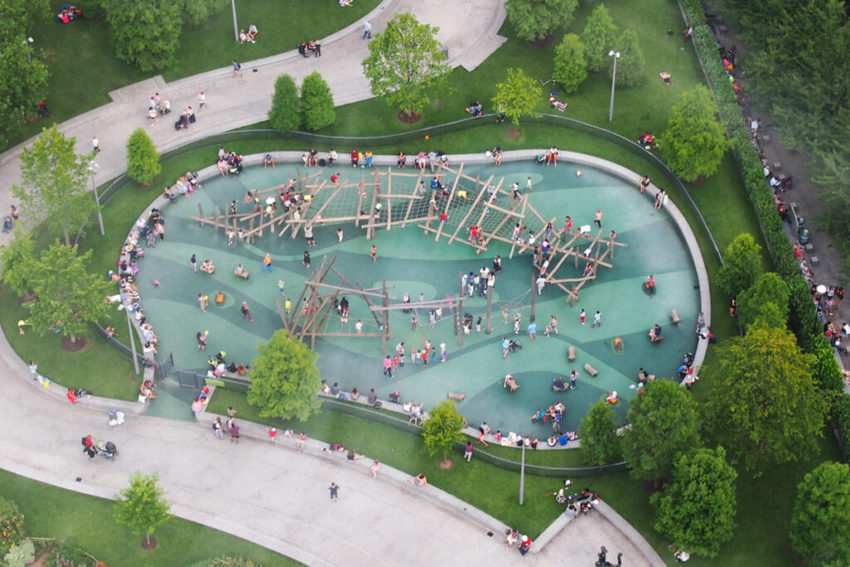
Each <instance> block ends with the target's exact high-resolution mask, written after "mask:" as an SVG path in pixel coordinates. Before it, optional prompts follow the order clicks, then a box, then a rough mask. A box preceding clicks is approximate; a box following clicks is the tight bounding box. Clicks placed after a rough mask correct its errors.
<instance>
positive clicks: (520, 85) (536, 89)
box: [493, 68, 543, 127]
mask: <svg viewBox="0 0 850 567" xmlns="http://www.w3.org/2000/svg"><path fill="white" fill-rule="evenodd" d="M542 97H543V89H542V88H541V87H540V85H539V84H538V82H537V80H536V79H532V78H531V77H529V76H528V75H526V74H525V73H524V72H523V71H522V69H514V68H510V69H508V74H507V78H506V79H505V82H504V83H499V84H497V85H496V96H494V97H493V106H498V107H499V108H501V109H502V110H503V111H504V112H505V116H507V117H508V118H510V119H511V122H512V123H513V125H514V126H515V127H516V126H519V119H520V118H521V117H523V116H534V115H535V112H534V107H535V106H537V102H538V101H539V100H540V99H541V98H542Z"/></svg>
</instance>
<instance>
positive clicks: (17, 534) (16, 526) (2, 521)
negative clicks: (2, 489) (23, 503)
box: [0, 497, 24, 557]
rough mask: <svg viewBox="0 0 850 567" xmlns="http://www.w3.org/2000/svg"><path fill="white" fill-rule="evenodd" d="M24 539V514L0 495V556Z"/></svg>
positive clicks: (3, 555)
mask: <svg viewBox="0 0 850 567" xmlns="http://www.w3.org/2000/svg"><path fill="white" fill-rule="evenodd" d="M23 539H24V515H23V514H21V511H20V510H18V506H17V505H16V504H15V503H14V502H12V501H11V500H6V499H5V498H3V497H0V557H5V556H6V554H7V553H8V552H9V548H11V547H12V546H13V545H16V544H18V543H19V542H20V541H21V540H23Z"/></svg>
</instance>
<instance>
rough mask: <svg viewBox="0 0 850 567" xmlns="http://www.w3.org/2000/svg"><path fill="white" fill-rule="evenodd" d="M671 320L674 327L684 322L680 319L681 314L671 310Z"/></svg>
mask: <svg viewBox="0 0 850 567" xmlns="http://www.w3.org/2000/svg"><path fill="white" fill-rule="evenodd" d="M670 318H671V319H672V320H673V324H674V325H678V324H679V323H681V322H682V319H680V318H679V314H678V313H677V312H676V310H675V309H671V310H670Z"/></svg>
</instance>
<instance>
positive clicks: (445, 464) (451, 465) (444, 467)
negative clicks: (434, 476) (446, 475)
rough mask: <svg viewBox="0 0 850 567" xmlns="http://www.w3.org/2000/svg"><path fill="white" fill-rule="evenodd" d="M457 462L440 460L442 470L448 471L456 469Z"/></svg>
mask: <svg viewBox="0 0 850 567" xmlns="http://www.w3.org/2000/svg"><path fill="white" fill-rule="evenodd" d="M454 466H455V462H454V461H453V460H452V459H440V470H441V471H448V470H451V469H452V468H454Z"/></svg>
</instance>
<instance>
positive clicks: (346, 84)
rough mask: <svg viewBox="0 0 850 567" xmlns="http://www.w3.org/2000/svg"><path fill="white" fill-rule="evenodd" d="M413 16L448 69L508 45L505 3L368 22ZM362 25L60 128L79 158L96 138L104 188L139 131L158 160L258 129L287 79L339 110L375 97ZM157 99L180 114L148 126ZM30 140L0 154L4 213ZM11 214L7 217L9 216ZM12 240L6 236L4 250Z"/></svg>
mask: <svg viewBox="0 0 850 567" xmlns="http://www.w3.org/2000/svg"><path fill="white" fill-rule="evenodd" d="M403 12H412V13H414V14H415V15H416V17H417V18H418V19H419V21H420V22H423V23H428V24H431V25H433V26H437V27H438V28H439V32H438V33H437V39H438V40H439V41H440V42H441V43H442V44H443V45H444V46H445V47H446V48H448V50H449V61H448V62H449V64H450V65H452V66H455V67H456V66H462V67H464V68H465V69H467V70H473V69H474V68H475V67H477V66H478V65H479V64H481V62H483V61H484V60H485V59H487V57H489V56H490V55H491V54H492V53H493V52H494V51H495V50H496V49H498V47H499V46H500V45H501V44H502V43H503V42H504V41H505V39H504V38H502V37H500V36H498V35H497V32H498V30H499V28H500V27H501V25H502V22H503V21H504V18H505V10H504V1H503V0H464V1H463V2H458V1H456V0H428V1H427V2H421V1H418V0H384V1H383V2H382V3H381V4H380V5H378V7H377V8H376V9H375V10H374V11H373V12H372V13H370V14H369V15H368V16H367V18H365V19H368V20H369V21H370V22H371V23H372V32H373V34H374V33H377V32H380V31H382V30H383V29H384V27H385V26H386V22H387V21H388V20H390V19H391V18H392V17H393V16H394V15H395V14H397V13H403ZM362 26H363V24H362V20H361V21H360V22H356V23H354V24H352V25H351V26H349V27H347V28H345V29H343V30H341V31H339V32H337V33H335V34H333V35H331V36H328V37H327V38H325V39H324V40H322V57H318V58H315V57H310V58H306V59H305V58H304V57H302V56H301V55H299V54H298V52H297V51H290V52H287V53H283V54H280V55H275V56H273V57H267V58H265V59H259V60H256V61H250V62H245V61H242V62H241V63H242V71H243V75H242V77H240V78H234V77H233V73H232V69H231V67H230V66H229V61H222V64H224V65H228V66H227V67H223V68H221V69H217V70H214V71H209V72H207V73H202V74H199V75H194V76H192V77H187V78H185V79H180V80H177V81H173V82H171V83H166V82H165V81H164V80H163V79H162V77H161V76H157V77H154V78H152V79H149V80H146V81H142V82H139V83H135V84H132V85H129V86H126V87H123V88H120V89H118V90H115V91H112V92H111V93H110V96H111V97H112V99H113V102H112V103H110V104H107V105H104V106H101V107H100V108H96V109H94V110H91V111H89V112H86V113H85V114H81V115H80V116H77V117H75V118H72V119H71V120H68V121H67V122H63V123H62V124H60V125H59V129H60V130H61V131H62V132H63V133H64V134H65V135H66V136H73V137H75V138H76V139H77V151H78V152H80V153H88V152H89V151H91V139H92V136H95V135H96V136H97V137H98V140H99V141H100V146H101V148H102V151H101V152H100V153H99V154H98V156H97V160H96V161H97V164H98V166H99V169H98V173H97V175H96V181H97V183H98V184H101V183H104V182H106V181H109V180H110V179H113V178H115V177H117V176H118V175H120V174H121V173H123V172H124V170H125V169H126V163H127V160H126V151H125V144H126V142H127V139H128V138H129V137H130V134H131V133H132V132H133V130H135V129H136V128H138V127H139V126H141V127H144V128H145V129H146V130H147V131H148V132H149V133H150V134H151V136H152V137H153V141H154V143H155V144H156V147H157V149H158V150H159V151H160V153H163V152H167V151H169V150H173V149H175V148H178V147H180V146H183V145H185V144H187V143H189V142H191V141H195V140H201V139H204V138H207V137H209V136H212V135H215V134H221V133H222V132H226V131H228V130H231V129H234V128H239V127H242V126H246V125H249V124H255V123H257V122H261V121H263V120H265V119H266V118H267V114H268V110H269V107H270V106H271V97H272V94H273V93H274V83H275V80H276V79H277V77H278V76H280V75H282V74H284V73H288V74H289V75H291V76H292V77H294V78H295V79H296V81H297V82H299V83H300V82H301V80H302V79H303V78H304V77H305V76H306V75H308V74H310V73H312V72H313V71H318V72H319V73H321V75H322V77H324V78H325V80H326V81H327V82H328V85H329V86H330V87H331V90H332V91H333V96H334V102H335V104H336V105H343V104H348V103H352V102H358V101H361V100H366V99H369V98H372V93H371V91H370V88H369V81H368V80H367V79H366V77H365V76H364V75H363V71H362V67H361V62H362V61H363V59H365V58H366V56H367V55H368V53H369V48H368V45H367V44H368V41H367V40H364V39H363V38H362V36H363V27H362ZM200 91H204V93H206V100H207V105H206V108H205V109H204V110H199V111H197V112H196V115H197V118H198V120H197V122H196V123H195V124H193V125H192V126H191V127H190V128H188V129H186V130H180V131H175V130H174V128H173V123H174V121H176V120H177V115H179V111H180V109H181V108H183V107H185V106H188V105H191V106H192V107H193V108H195V109H197V107H198V104H197V102H198V101H197V94H198V92H200ZM155 92H158V93H160V96H161V97H162V99H163V100H169V101H170V102H171V108H172V109H173V110H174V111H175V112H172V113H171V114H170V115H168V116H166V117H164V118H161V119H160V120H159V122H158V123H157V124H155V125H154V126H148V122H147V119H146V118H145V113H146V111H147V103H148V99H149V98H150V97H151V96H153V94H154V93H155ZM31 143H32V140H28V141H26V142H24V143H22V144H20V145H18V146H16V147H15V148H12V149H11V150H9V151H7V152H5V153H3V154H2V155H0V204H2V207H3V210H4V211H5V210H6V209H7V208H8V203H10V202H11V199H12V197H11V192H10V187H11V186H12V184H13V183H15V182H17V181H18V180H19V179H20V161H19V159H18V158H19V155H20V153H21V151H22V149H23V148H24V147H25V146H27V145H29V144H31ZM4 214H5V213H4ZM9 238H10V235H8V234H0V245H2V244H5V243H6V242H7V241H8V239H9Z"/></svg>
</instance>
